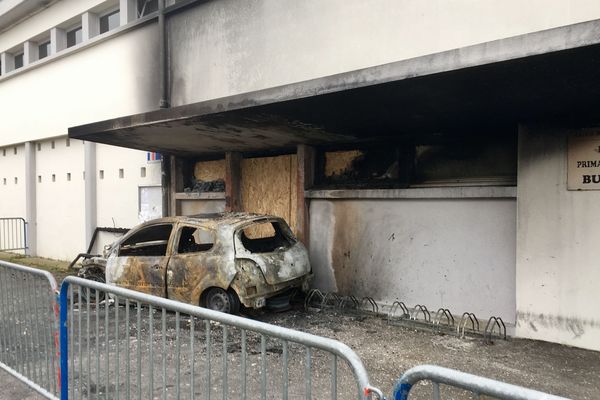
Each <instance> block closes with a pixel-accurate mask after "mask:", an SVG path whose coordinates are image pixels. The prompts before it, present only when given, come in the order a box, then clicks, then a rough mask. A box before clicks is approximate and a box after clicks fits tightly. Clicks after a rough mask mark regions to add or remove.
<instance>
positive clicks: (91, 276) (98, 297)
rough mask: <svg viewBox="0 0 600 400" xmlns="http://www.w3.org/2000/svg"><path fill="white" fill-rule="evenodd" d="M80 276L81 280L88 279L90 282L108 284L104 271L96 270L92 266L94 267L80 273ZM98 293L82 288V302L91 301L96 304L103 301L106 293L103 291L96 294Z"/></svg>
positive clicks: (98, 268)
mask: <svg viewBox="0 0 600 400" xmlns="http://www.w3.org/2000/svg"><path fill="white" fill-rule="evenodd" d="M78 276H79V277H80V278H84V279H88V280H90V281H95V282H100V283H106V279H105V278H104V271H102V269H101V268H100V267H97V268H94V266H92V267H88V268H86V269H83V270H81V271H79V274H78ZM96 292H97V291H96V289H90V288H81V301H82V302H88V301H89V302H90V303H96V302H101V301H103V300H104V298H105V297H106V293H104V292H102V291H98V292H97V294H96ZM88 297H89V298H88Z"/></svg>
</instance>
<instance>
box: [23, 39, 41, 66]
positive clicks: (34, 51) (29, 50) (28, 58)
mask: <svg viewBox="0 0 600 400" xmlns="http://www.w3.org/2000/svg"><path fill="white" fill-rule="evenodd" d="M38 56H39V51H38V44H37V43H35V42H32V41H30V40H28V41H26V42H25V43H24V44H23V65H29V64H31V63H32V62H36V61H37V60H38Z"/></svg>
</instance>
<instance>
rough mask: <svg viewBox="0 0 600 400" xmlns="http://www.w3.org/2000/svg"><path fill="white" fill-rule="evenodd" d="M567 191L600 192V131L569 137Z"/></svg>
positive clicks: (579, 133)
mask: <svg viewBox="0 0 600 400" xmlns="http://www.w3.org/2000/svg"><path fill="white" fill-rule="evenodd" d="M567 189H569V190H600V130H582V131H578V132H574V133H573V134H571V135H570V136H569V146H568V165H567Z"/></svg>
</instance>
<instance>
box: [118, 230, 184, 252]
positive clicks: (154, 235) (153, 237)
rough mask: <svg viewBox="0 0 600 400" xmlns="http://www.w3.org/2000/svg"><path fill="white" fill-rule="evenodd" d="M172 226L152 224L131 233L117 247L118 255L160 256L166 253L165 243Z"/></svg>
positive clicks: (167, 240) (167, 241)
mask: <svg viewBox="0 0 600 400" xmlns="http://www.w3.org/2000/svg"><path fill="white" fill-rule="evenodd" d="M172 230H173V226H172V225H170V224H165V225H153V226H149V227H147V228H144V229H141V230H140V231H138V232H136V233H135V234H133V235H132V236H131V237H130V238H128V239H127V240H125V241H124V242H123V243H122V244H121V247H120V249H119V256H147V257H160V256H164V255H166V254H167V244H168V243H169V237H170V236H171V231H172Z"/></svg>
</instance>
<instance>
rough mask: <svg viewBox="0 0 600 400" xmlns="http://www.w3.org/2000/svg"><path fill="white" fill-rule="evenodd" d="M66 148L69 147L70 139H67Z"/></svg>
mask: <svg viewBox="0 0 600 400" xmlns="http://www.w3.org/2000/svg"><path fill="white" fill-rule="evenodd" d="M67 147H71V139H69V138H67Z"/></svg>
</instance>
